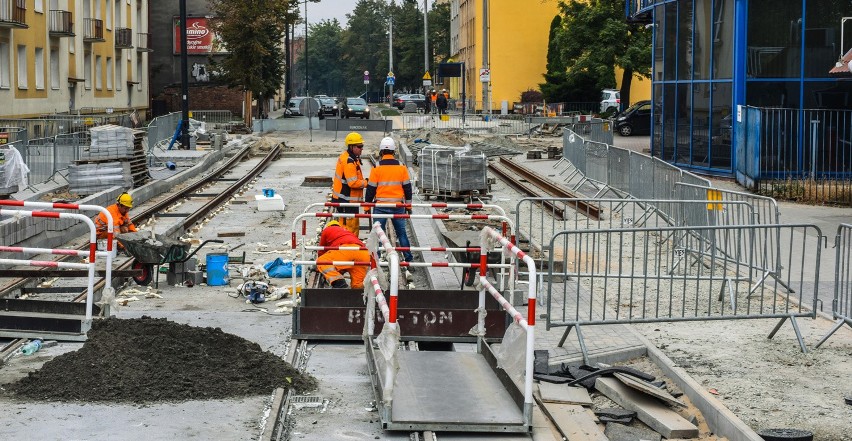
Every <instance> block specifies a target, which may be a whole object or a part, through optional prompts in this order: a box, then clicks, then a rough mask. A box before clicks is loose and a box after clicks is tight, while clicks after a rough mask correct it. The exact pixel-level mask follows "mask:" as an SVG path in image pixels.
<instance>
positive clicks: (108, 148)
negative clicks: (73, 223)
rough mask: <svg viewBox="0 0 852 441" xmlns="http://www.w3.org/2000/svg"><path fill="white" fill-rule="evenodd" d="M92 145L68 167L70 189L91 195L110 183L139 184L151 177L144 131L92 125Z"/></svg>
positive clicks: (73, 191)
mask: <svg viewBox="0 0 852 441" xmlns="http://www.w3.org/2000/svg"><path fill="white" fill-rule="evenodd" d="M89 132H90V134H91V139H92V142H91V145H90V146H89V148H88V149H85V150H84V151H83V152H82V153H81V155H80V157H81V159H80V160H78V161H76V164H74V165H71V166H70V167H69V171H68V181H69V191H71V192H72V193H76V194H79V195H90V194H94V193H97V192H99V191H103V190H106V189H108V188H110V187H114V186H119V187H123V188H131V187H138V186H140V185H142V184H144V183H145V181H147V179H148V169H147V167H146V165H145V149H144V147H143V146H142V135H143V133H142V132H141V131H138V130H133V129H130V128H127V127H121V126H116V125H104V126H98V127H92V128H91V129H90V130H89Z"/></svg>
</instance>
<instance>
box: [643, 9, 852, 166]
mask: <svg viewBox="0 0 852 441" xmlns="http://www.w3.org/2000/svg"><path fill="white" fill-rule="evenodd" d="M627 13H628V15H630V16H632V17H633V18H635V19H639V20H645V21H646V22H647V23H648V26H653V29H654V50H653V54H654V59H653V69H652V71H653V100H654V104H655V105H654V110H653V112H654V118H653V121H654V123H653V127H652V130H653V138H652V152H653V154H654V155H655V156H658V157H660V158H661V159H664V160H665V161H667V162H670V163H674V164H676V165H678V166H681V167H683V168H688V169H694V170H703V171H707V172H711V173H720V174H734V173H735V172H736V171H737V165H738V164H737V161H738V159H737V157H738V154H741V153H742V151H743V149H744V148H745V146H746V127H745V126H744V124H745V122H744V114H745V112H746V111H747V110H748V109H749V108H761V109H778V110H776V111H774V112H775V114H777V115H780V116H779V118H781V119H779V120H778V121H775V120H770V121H769V124H767V119H768V118H775V117H774V116H772V115H769V117H766V116H764V117H763V118H762V121H761V124H763V126H765V127H774V129H773V131H775V132H776V133H775V134H774V135H773V136H777V138H778V139H777V140H775V141H773V142H774V144H773V148H776V147H777V148H779V149H780V148H783V149H784V152H785V153H784V154H785V155H787V156H788V158H787V159H785V160H784V161H782V162H783V164H778V167H779V169H781V168H786V169H788V170H793V169H798V170H803V169H805V164H806V163H808V162H809V161H811V162H812V161H815V160H816V159H812V158H809V157H808V155H810V154H811V153H810V147H808V146H809V145H810V144H809V139H811V137H815V138H814V139H819V141H820V143H822V140H823V139H825V140H827V141H830V140H829V138H832V139H835V140H837V139H839V138H843V137H847V138H846V140H847V141H848V136H849V134H848V133H846V134H843V133H840V132H839V131H838V130H845V129H843V128H842V127H841V128H840V129H838V126H837V125H832V123H831V122H830V121H823V122H822V123H821V124H819V125H817V126H812V125H810V124H809V123H810V121H804V119H809V118H808V117H807V115H808V113H806V112H807V111H812V110H820V111H822V112H834V113H823V114H826V115H835V116H839V117H840V118H843V116H842V115H843V113H837V112H843V111H846V110H848V109H850V108H852V81H850V80H849V79H848V78H838V77H836V76H834V75H832V74H831V73H830V70H831V69H832V68H834V67H835V65H836V63H837V62H838V59H839V57H840V56H842V55H843V54H844V53H846V51H848V50H849V48H850V47H852V20H848V21H845V29H843V27H844V25H843V23H844V21H843V17H852V1H851V0H785V1H777V0H656V1H653V0H634V1H632V2H629V3H628V11H627ZM844 31H845V32H844ZM842 34H845V40H846V41H841V35H842ZM781 109H784V110H781ZM788 110H789V111H788ZM822 119H823V120H825V118H822ZM788 120H790V121H788ZM809 127H817V131H813V132H808V130H811V129H810V128H809ZM765 138H766V137H764V140H763V141H762V142H765V141H766V139H765ZM841 141H842V139H841ZM814 145H816V143H814ZM836 145H838V146H841V147H842V144H836ZM778 146H780V147H778ZM834 148H835V147H834V146H829V147H827V149H834ZM764 150H765V149H764ZM779 151H780V150H779ZM828 154H830V155H835V156H836V154H837V152H834V151H831V152H829V153H828ZM835 159H836V158H829V159H826V161H835ZM757 160H758V161H759V162H760V161H764V162H765V161H767V158H763V159H760V158H758V159H757ZM743 161H745V159H741V160H740V162H743ZM776 162H777V158H776ZM739 165H740V166H743V165H744V164H739ZM758 166H760V164H758Z"/></svg>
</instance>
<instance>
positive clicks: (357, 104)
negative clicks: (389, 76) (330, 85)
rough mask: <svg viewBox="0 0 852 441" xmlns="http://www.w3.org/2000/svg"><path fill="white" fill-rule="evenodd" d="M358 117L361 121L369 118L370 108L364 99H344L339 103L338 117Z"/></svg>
mask: <svg viewBox="0 0 852 441" xmlns="http://www.w3.org/2000/svg"><path fill="white" fill-rule="evenodd" d="M353 116H360V117H361V118H363V119H369V118H370V107H369V106H368V105H367V102H366V101H364V98H346V99H345V100H343V102H341V103H340V117H341V118H349V117H353Z"/></svg>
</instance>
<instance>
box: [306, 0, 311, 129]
mask: <svg viewBox="0 0 852 441" xmlns="http://www.w3.org/2000/svg"><path fill="white" fill-rule="evenodd" d="M305 96H311V94H310V93H309V92H308V0H305ZM308 118H310V116H308Z"/></svg>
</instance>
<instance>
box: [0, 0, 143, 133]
mask: <svg viewBox="0 0 852 441" xmlns="http://www.w3.org/2000/svg"><path fill="white" fill-rule="evenodd" d="M150 37H151V35H150V34H149V33H148V0H0V103H3V105H0V118H30V117H37V116H40V115H44V114H51V113H68V112H70V113H76V112H78V111H87V110H90V111H95V112H104V111H106V112H109V111H114V112H116V113H118V112H126V111H129V110H131V109H135V110H137V111H139V112H144V111H146V110H147V108H148V52H150V51H151V49H150V48H151V43H150V41H151V38H150Z"/></svg>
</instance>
